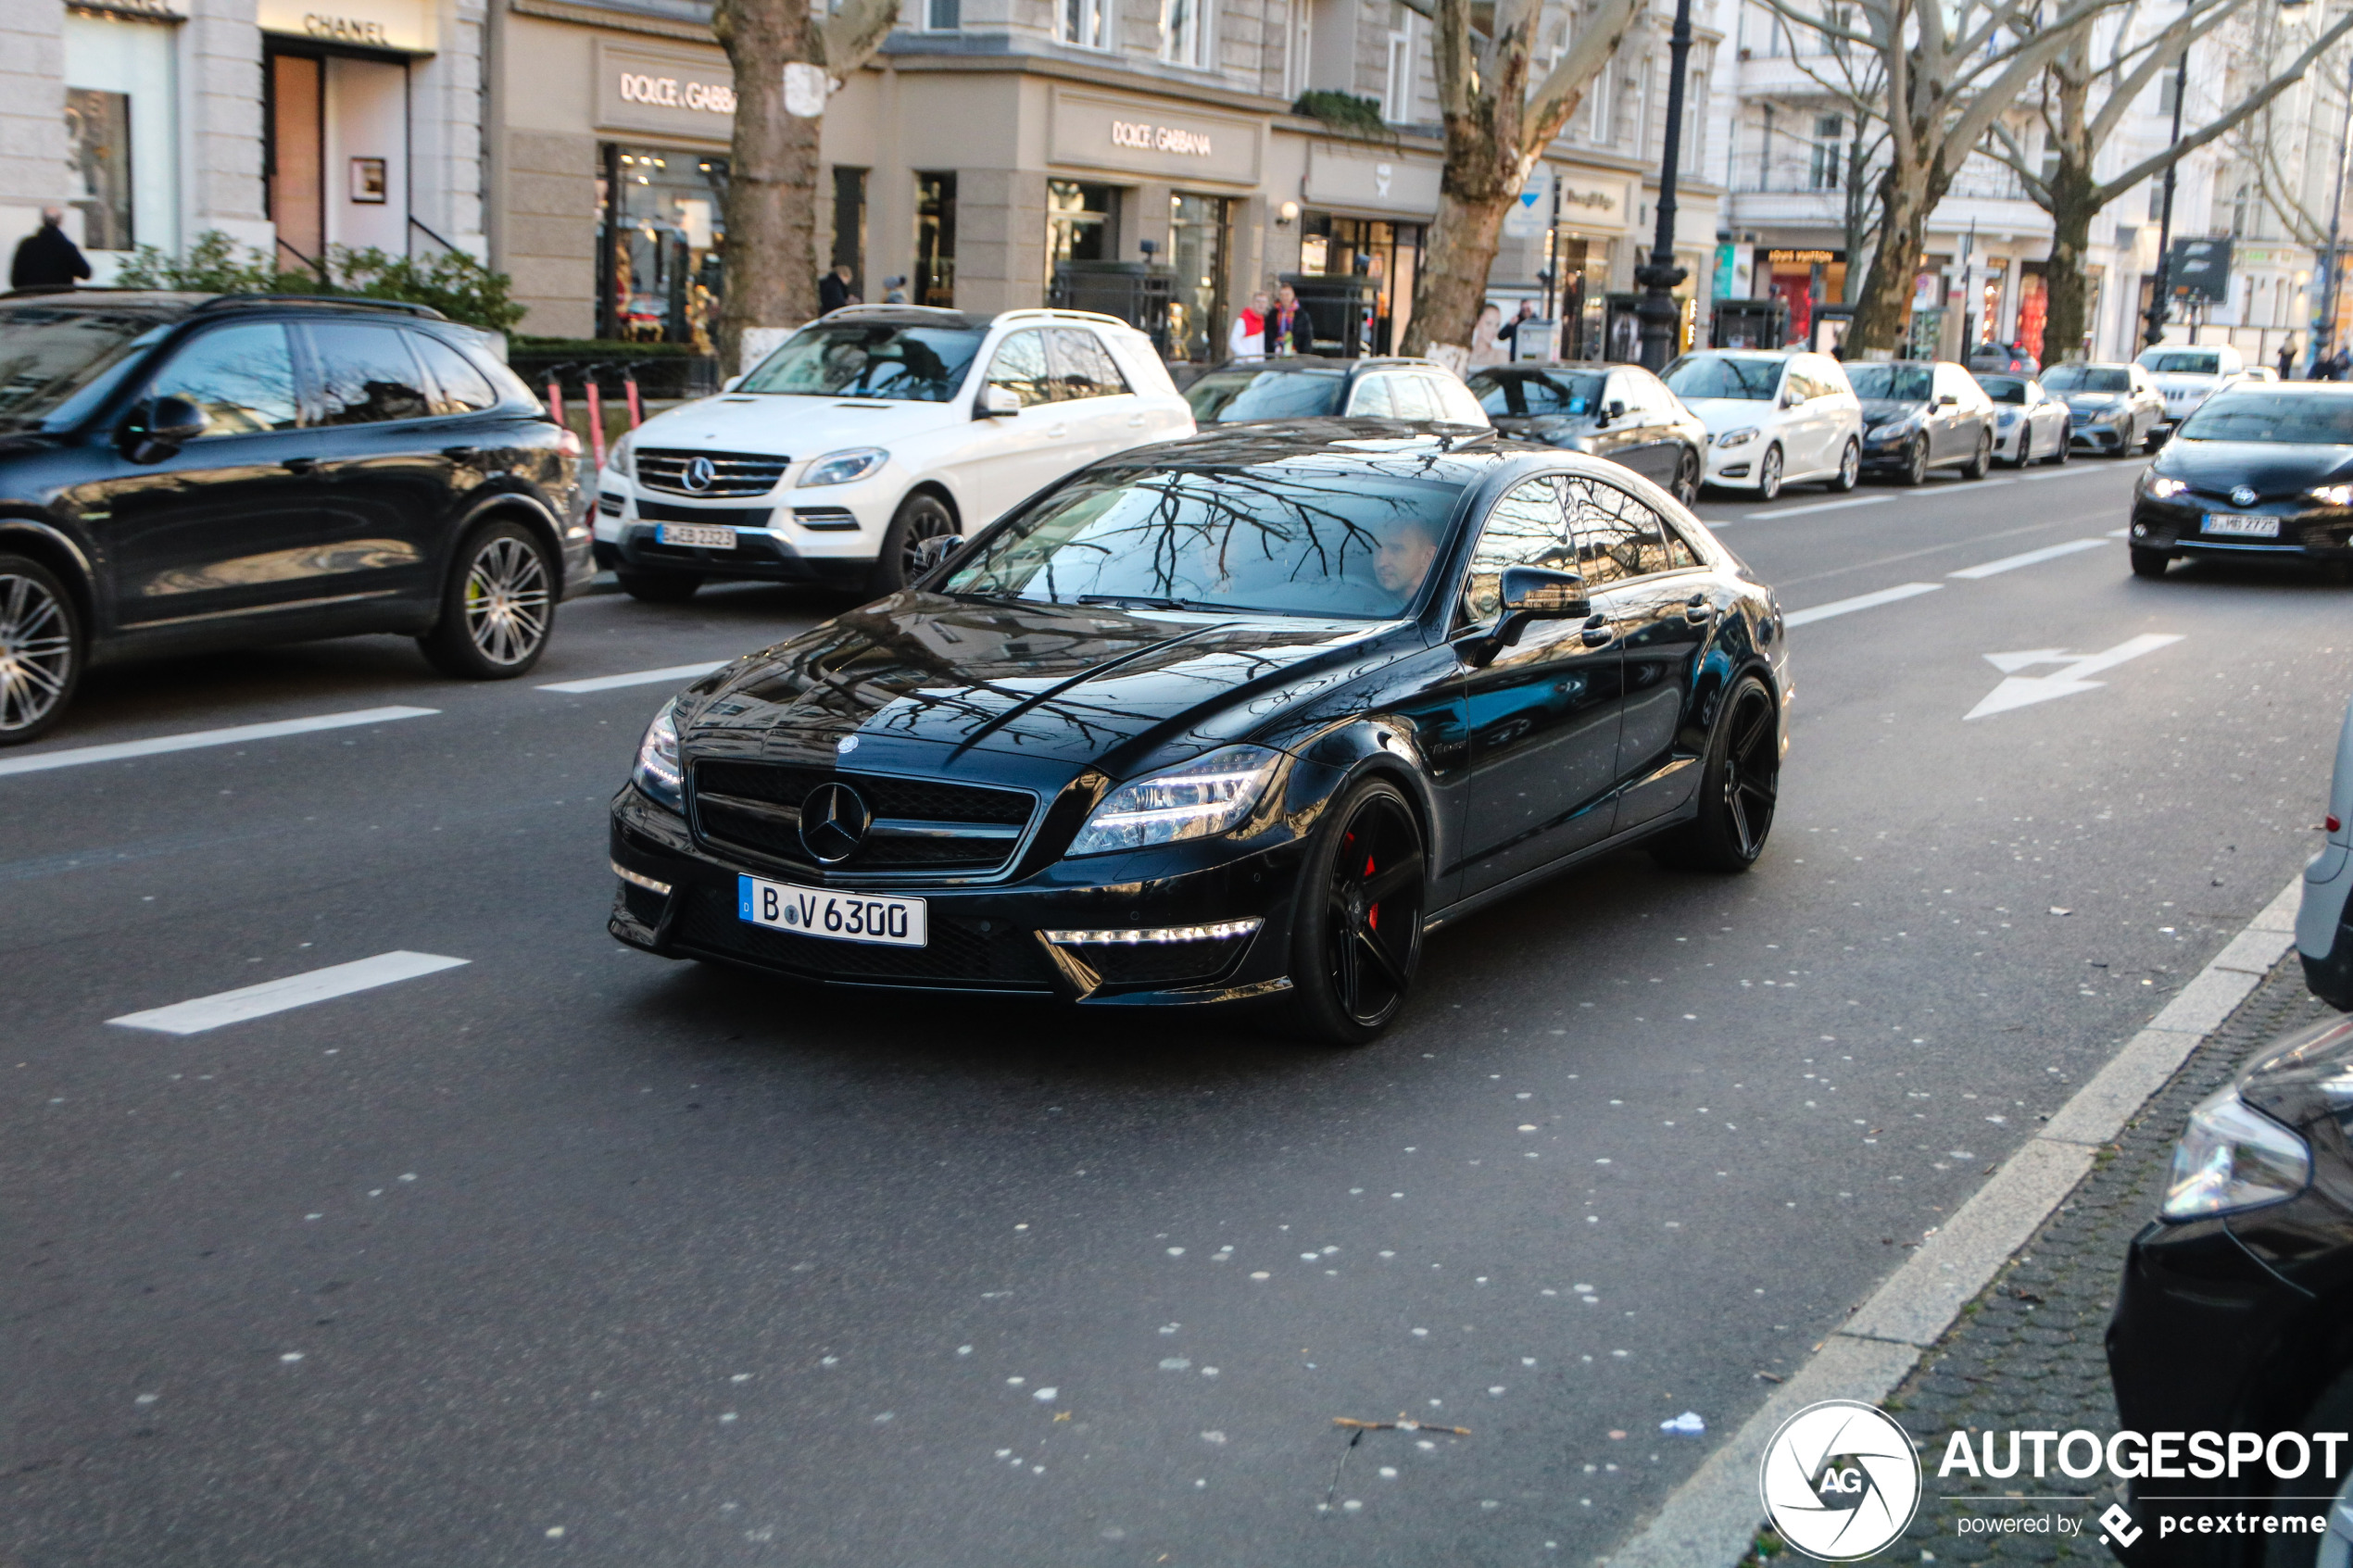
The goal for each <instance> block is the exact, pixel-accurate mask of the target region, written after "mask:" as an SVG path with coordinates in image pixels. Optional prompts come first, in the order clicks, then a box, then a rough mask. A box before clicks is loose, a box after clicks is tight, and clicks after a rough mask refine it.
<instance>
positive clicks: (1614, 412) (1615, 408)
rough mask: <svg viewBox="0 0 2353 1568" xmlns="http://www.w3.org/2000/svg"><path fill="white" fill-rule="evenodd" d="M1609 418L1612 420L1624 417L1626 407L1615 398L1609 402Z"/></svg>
mask: <svg viewBox="0 0 2353 1568" xmlns="http://www.w3.org/2000/svg"><path fill="white" fill-rule="evenodd" d="M1609 417H1610V418H1611V419H1613V420H1622V419H1624V418H1625V417H1626V405H1625V404H1624V403H1622V402H1620V401H1619V400H1618V399H1617V398H1615V397H1613V398H1611V399H1610V400H1609Z"/></svg>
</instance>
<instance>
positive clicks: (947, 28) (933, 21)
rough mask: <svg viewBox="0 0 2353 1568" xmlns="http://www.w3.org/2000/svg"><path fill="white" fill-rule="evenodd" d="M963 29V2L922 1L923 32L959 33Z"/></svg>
mask: <svg viewBox="0 0 2353 1568" xmlns="http://www.w3.org/2000/svg"><path fill="white" fill-rule="evenodd" d="M963 27H964V6H963V0H924V29H925V31H927V32H961V31H963Z"/></svg>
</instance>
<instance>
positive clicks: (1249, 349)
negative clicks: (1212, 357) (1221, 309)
mask: <svg viewBox="0 0 2353 1568" xmlns="http://www.w3.org/2000/svg"><path fill="white" fill-rule="evenodd" d="M1271 308H1272V307H1271V306H1270V305H1269V304H1268V303H1267V299H1266V295H1265V291H1264V290H1261V291H1260V292H1259V293H1257V294H1254V295H1251V296H1250V307H1249V308H1248V309H1246V310H1241V311H1239V312H1237V313H1236V314H1235V316H1234V326H1233V330H1232V331H1231V332H1227V334H1226V358H1228V359H1234V360H1244V359H1264V358H1266V312H1267V311H1268V310H1269V309H1271Z"/></svg>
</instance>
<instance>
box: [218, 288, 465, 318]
mask: <svg viewBox="0 0 2353 1568" xmlns="http://www.w3.org/2000/svg"><path fill="white" fill-rule="evenodd" d="M248 305H324V306H350V307H358V308H359V309H362V310H397V311H400V312H401V313H402V314H404V315H409V316H420V317H422V318H423V319H425V320H429V321H446V320H449V318H448V317H447V316H444V315H443V314H442V313H441V312H440V311H438V310H435V309H434V307H432V306H430V305H418V304H415V303H413V302H411V301H409V300H405V299H376V298H373V297H371V296H370V295H356V294H224V295H215V296H214V297H212V298H211V299H208V300H206V301H205V302H204V303H203V304H202V305H199V306H197V307H196V309H197V310H198V311H205V310H235V309H240V308H242V307H245V306H248Z"/></svg>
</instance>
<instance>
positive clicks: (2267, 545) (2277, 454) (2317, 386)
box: [2132, 382, 2353, 577]
mask: <svg viewBox="0 0 2353 1568" xmlns="http://www.w3.org/2000/svg"><path fill="white" fill-rule="evenodd" d="M2132 550H2133V572H2134V573H2135V574H2136V575H2138V576H2142V577H2161V576H2163V575H2164V574H2165V569H2166V567H2167V566H2168V565H2169V564H2171V561H2172V560H2173V558H2175V557H2177V556H2188V557H2190V558H2197V557H2200V556H2206V557H2215V558H2223V557H2237V558H2242V559H2244V558H2249V557H2264V556H2270V557H2274V558H2277V557H2286V558H2292V559H2301V560H2314V561H2327V562H2332V563H2334V566H2335V569H2336V570H2337V571H2340V572H2342V571H2347V570H2348V569H2353V385H2347V384H2345V383H2337V382H2294V383H2269V382H2241V383H2234V384H2233V385H2230V386H2226V387H2224V388H2223V389H2222V390H2221V391H2220V392H2217V393H2216V394H2215V395H2213V396H2211V397H2209V398H2208V399H2207V400H2206V401H2205V402H2204V403H2202V404H2200V405H2199V406H2198V408H2197V411H2196V413H2194V414H2192V415H2191V416H2190V417H2189V418H2188V419H2186V420H2183V421H2182V424H2181V427H2180V428H2179V429H2178V430H2176V431H2175V432H2174V433H2173V439H2172V440H2171V441H2169V442H2167V443H2166V444H2165V445H2164V446H2163V447H2161V448H2159V450H2158V454H2157V460H2156V461H2155V462H2153V463H2151V464H2149V466H2148V468H2147V469H2146V470H2145V471H2144V472H2143V473H2142V475H2141V478H2140V483H2138V484H2137V485H2135V486H2134V487H2133V534H2132Z"/></svg>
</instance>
